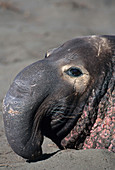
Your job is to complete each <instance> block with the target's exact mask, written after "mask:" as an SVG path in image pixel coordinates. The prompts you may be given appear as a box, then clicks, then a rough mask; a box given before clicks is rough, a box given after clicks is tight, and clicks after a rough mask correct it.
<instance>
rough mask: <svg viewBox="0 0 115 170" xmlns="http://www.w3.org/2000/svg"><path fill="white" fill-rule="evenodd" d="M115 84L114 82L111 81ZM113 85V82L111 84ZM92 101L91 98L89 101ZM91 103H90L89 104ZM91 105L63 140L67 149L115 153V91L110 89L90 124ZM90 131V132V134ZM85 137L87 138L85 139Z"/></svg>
mask: <svg viewBox="0 0 115 170" xmlns="http://www.w3.org/2000/svg"><path fill="white" fill-rule="evenodd" d="M111 81H112V82H114V80H113V79H112V80H111ZM110 84H111V82H110ZM90 100H92V97H90V99H89V101H90ZM89 103H90V102H89ZM91 109H92V108H91V106H90V104H89V105H88V112H87V109H86V108H85V107H84V110H83V113H82V116H81V117H80V119H79V120H78V122H77V123H76V126H75V127H74V128H73V129H72V130H71V132H70V133H69V134H68V135H67V136H66V137H65V138H64V139H63V140H62V145H63V146H64V147H65V148H74V149H84V150H85V149H91V148H96V149H108V150H109V151H113V152H115V90H114V86H113V89H112V90H111V88H108V90H107V92H106V94H105V95H104V96H103V97H102V99H101V101H100V103H99V105H98V110H97V115H95V114H94V117H95V116H96V119H95V121H94V120H93V119H92V120H91V121H92V122H93V121H94V123H93V125H92V126H91V125H90V122H89V117H90V115H89V112H90V110H91ZM89 131H90V132H89ZM84 136H85V137H84Z"/></svg>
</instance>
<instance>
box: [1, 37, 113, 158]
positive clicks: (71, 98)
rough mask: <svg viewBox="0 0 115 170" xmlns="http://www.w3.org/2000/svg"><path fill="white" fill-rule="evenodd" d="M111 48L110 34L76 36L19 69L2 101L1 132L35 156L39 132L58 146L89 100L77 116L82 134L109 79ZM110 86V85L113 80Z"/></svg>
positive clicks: (19, 149)
mask: <svg viewBox="0 0 115 170" xmlns="http://www.w3.org/2000/svg"><path fill="white" fill-rule="evenodd" d="M114 53H115V36H87V37H79V38H76V39H73V40H70V41H68V42H66V43H64V44H63V45H62V46H60V47H58V48H56V49H54V50H51V51H49V52H48V53H47V54H46V56H45V58H44V59H43V60H40V61H37V62H36V63H33V64H31V65H29V66H28V67H26V68H24V69H23V70H22V71H21V72H20V73H19V74H18V75H17V76H16V78H15V79H14V81H13V83H12V85H11V86H10V89H9V90H8V92H7V94H6V96H5V98H4V102H3V118H4V124H5V131H6V136H7V139H8V142H9V144H10V145H11V147H12V149H13V150H14V151H15V152H16V153H17V154H18V155H20V156H22V157H23V158H26V159H29V160H36V159H38V158H39V157H40V155H41V154H42V149H41V145H42V143H43V136H47V137H48V138H50V139H51V140H52V141H53V142H55V143H56V144H57V146H58V147H59V148H60V149H63V148H64V147H65V146H66V145H65V144H64V142H63V139H65V137H66V136H67V135H68V134H69V133H70V132H71V130H72V129H73V128H74V127H75V126H76V123H77V122H79V120H80V119H81V118H82V115H83V114H84V113H85V112H84V108H86V106H87V107H89V105H90V108H92V109H91V111H90V112H89V115H90V116H89V117H88V119H87V120H86V119H85V122H82V121H81V122H82V123H84V124H85V126H83V129H82V130H83V131H85V130H86V129H88V128H87V126H90V128H89V129H88V131H87V133H85V137H86V136H87V135H88V134H89V132H90V131H91V128H92V127H93V125H94V123H95V121H96V118H97V110H98V106H99V103H100V101H101V99H102V98H103V96H104V95H105V94H106V92H107V89H108V86H109V84H110V82H111V80H112V79H113V56H114ZM110 87H111V89H113V82H112V83H111V85H110ZM86 111H87V109H86ZM88 120H90V121H88ZM87 121H88V123H87ZM77 135H78V134H77ZM82 136H83V134H82ZM84 140H85V138H84V137H83V138H82V140H81V142H82V143H83V141H84ZM81 142H79V143H81ZM71 143H72V141H71Z"/></svg>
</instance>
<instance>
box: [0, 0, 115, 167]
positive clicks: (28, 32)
mask: <svg viewBox="0 0 115 170" xmlns="http://www.w3.org/2000/svg"><path fill="white" fill-rule="evenodd" d="M92 34H101V35H102V34H115V1H114V0H0V169H16V170H17V169H24V170H26V169H27V170H28V169H29V170H33V169H35V170H36V169H40V170H53V169H56V170H60V169H63V170H70V169H71V170H75V169H77V170H92V169H93V170H98V169H99V170H105V169H106V170H113V169H114V167H115V161H114V160H115V155H114V153H111V152H108V151H107V150H84V151H83V150H79V151H78V150H65V151H59V149H58V148H57V147H56V146H55V145H54V144H53V143H52V142H51V141H50V140H49V139H47V138H45V141H44V144H43V152H44V155H43V160H41V161H38V162H35V163H28V162H26V161H25V160H24V159H22V158H21V157H19V156H17V155H16V154H15V153H14V152H13V151H12V150H11V148H10V146H9V144H8V142H7V140H6V137H5V132H4V126H3V120H2V100H3V98H4V95H5V93H6V92H7V90H8V88H9V86H10V84H11V82H12V80H13V79H14V77H15V76H16V74H17V73H18V72H19V71H20V70H21V69H23V68H24V67H25V66H27V65H28V64H31V63H33V62H35V61H37V60H39V59H42V58H44V56H45V53H46V51H47V50H49V49H51V48H54V47H57V46H59V45H61V44H62V43H64V42H65V41H67V40H69V39H72V38H75V37H77V36H84V35H92Z"/></svg>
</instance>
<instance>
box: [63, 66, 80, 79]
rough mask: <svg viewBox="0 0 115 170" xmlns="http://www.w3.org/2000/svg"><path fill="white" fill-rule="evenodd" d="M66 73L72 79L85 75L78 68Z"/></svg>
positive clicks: (72, 68) (71, 68)
mask: <svg viewBox="0 0 115 170" xmlns="http://www.w3.org/2000/svg"><path fill="white" fill-rule="evenodd" d="M65 73H66V74H68V75H69V76H71V77H79V76H81V75H82V74H83V73H82V71H81V70H80V69H79V68H76V67H70V68H69V69H68V70H66V71H65Z"/></svg>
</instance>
